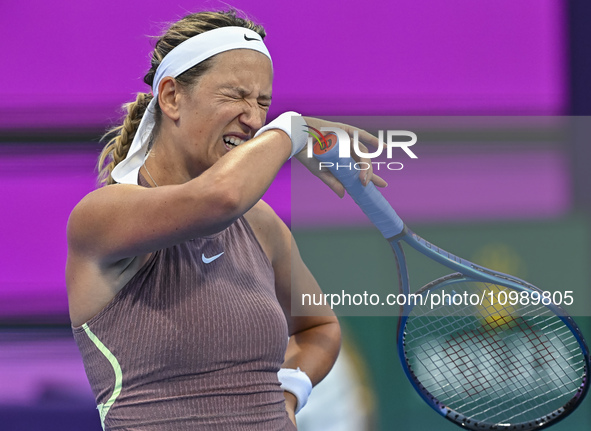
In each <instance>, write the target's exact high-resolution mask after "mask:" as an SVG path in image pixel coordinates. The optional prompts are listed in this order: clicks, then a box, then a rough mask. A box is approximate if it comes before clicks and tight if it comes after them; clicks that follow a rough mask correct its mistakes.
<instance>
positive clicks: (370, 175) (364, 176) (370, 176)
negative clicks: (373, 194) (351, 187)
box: [353, 142, 388, 187]
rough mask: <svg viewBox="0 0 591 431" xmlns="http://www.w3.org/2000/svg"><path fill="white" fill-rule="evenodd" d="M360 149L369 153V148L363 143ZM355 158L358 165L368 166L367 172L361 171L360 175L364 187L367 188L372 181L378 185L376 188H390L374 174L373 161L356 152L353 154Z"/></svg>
mask: <svg viewBox="0 0 591 431" xmlns="http://www.w3.org/2000/svg"><path fill="white" fill-rule="evenodd" d="M359 149H360V150H361V151H362V152H364V153H366V152H367V147H366V146H365V145H363V144H362V143H361V142H360V143H359ZM353 158H354V159H355V160H356V161H357V162H358V163H363V165H361V166H368V168H367V169H366V170H363V171H361V173H360V174H359V180H360V181H361V183H362V184H363V185H364V186H367V185H368V184H369V182H370V181H371V182H373V183H374V184H375V185H376V187H387V186H388V183H387V182H386V181H385V180H384V179H383V178H381V177H379V176H378V175H376V174H375V173H374V172H373V164H372V162H371V159H369V158H366V157H359V156H357V154H356V153H355V152H353Z"/></svg>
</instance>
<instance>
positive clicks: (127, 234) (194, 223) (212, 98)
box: [66, 49, 385, 424]
mask: <svg viewBox="0 0 591 431" xmlns="http://www.w3.org/2000/svg"><path fill="white" fill-rule="evenodd" d="M272 80H273V70H272V66H271V62H270V61H269V59H268V58H267V57H266V56H264V55H263V54H261V53H259V52H256V51H252V50H245V49H240V50H232V51H227V52H224V53H221V54H218V55H217V56H216V57H215V58H214V59H213V65H212V67H211V69H210V70H208V71H207V72H206V73H205V74H204V75H203V76H202V77H201V78H199V80H198V81H197V83H196V84H195V85H193V86H191V87H189V88H184V87H182V86H180V85H179V84H178V83H177V82H176V81H175V80H174V79H173V78H170V77H169V78H165V79H163V80H162V81H161V83H160V86H159V104H160V108H161V110H162V114H163V115H162V123H161V127H160V130H159V132H158V134H157V136H156V138H155V141H154V145H153V148H152V151H151V154H150V157H149V158H148V160H147V161H146V166H147V167H148V169H149V171H150V174H151V175H152V177H153V178H154V180H155V181H156V182H157V184H158V187H153V188H144V187H140V186H136V185H128V184H116V185H112V186H108V187H103V188H101V189H98V190H95V191H93V192H92V193H90V194H88V195H87V196H86V197H85V198H84V199H82V201H81V202H80V203H79V204H78V205H77V206H76V207H75V208H74V210H73V211H72V214H71V216H70V219H69V221H68V230H67V232H68V259H67V265H66V282H67V287H68V298H69V306H70V317H71V320H72V324H73V325H74V326H80V325H82V324H83V323H84V322H86V321H88V320H89V319H90V318H92V317H93V316H94V315H96V314H97V313H98V312H100V311H101V310H102V309H103V308H104V307H105V306H106V305H107V304H108V303H109V302H110V301H111V300H112V299H113V297H114V296H115V295H116V294H117V292H119V291H120V290H121V289H122V288H123V287H124V286H125V285H126V283H127V282H128V281H129V280H130V279H131V278H132V277H133V275H134V274H136V273H137V272H138V271H139V269H140V268H141V267H142V265H144V264H145V263H146V262H147V260H148V259H149V257H150V255H151V253H152V252H154V251H156V250H159V249H162V248H167V247H171V246H173V245H175V244H178V243H181V242H184V241H186V240H187V239H190V238H196V237H199V236H203V235H210V234H212V233H215V232H219V231H220V230H223V229H225V228H227V227H228V226H230V225H231V224H232V223H233V222H234V221H235V220H236V219H237V218H238V217H240V216H242V215H244V216H245V217H246V219H247V220H248V222H249V224H250V225H251V227H252V228H253V230H254V232H255V235H256V237H257V239H258V240H259V242H260V243H261V246H262V247H263V250H264V251H265V253H266V255H267V257H268V258H269V260H270V262H271V263H272V265H273V269H274V271H275V277H276V279H275V287H276V293H277V298H278V300H279V302H280V304H281V306H282V308H283V310H284V313H285V316H286V319H287V322H288V326H289V333H290V336H291V337H290V341H289V344H288V348H287V351H286V354H285V362H284V364H283V367H287V368H297V367H299V368H301V369H302V370H303V371H305V372H306V373H307V374H308V376H309V377H310V379H311V380H312V383H313V384H317V383H318V382H319V381H320V380H322V379H323V378H324V376H325V375H326V374H327V373H328V371H329V370H330V368H331V367H332V365H333V363H334V361H335V360H336V357H337V355H338V351H339V347H340V328H339V324H338V321H337V319H336V317H335V316H334V315H333V314H332V312H331V310H330V309H328V308H327V310H325V313H323V315H324V316H312V317H305V316H302V317H300V316H297V317H296V316H291V313H290V301H291V299H290V298H291V294H292V289H293V290H294V291H303V290H305V291H306V292H318V293H319V292H320V288H319V287H318V284H317V283H316V280H315V279H314V277H313V276H312V274H311V273H310V271H309V270H308V268H307V267H306V265H305V264H304V262H303V261H302V259H301V257H300V255H299V252H298V249H297V246H296V244H295V241H294V240H293V237H292V235H291V232H290V231H289V229H288V228H287V226H285V224H284V223H283V222H282V221H281V220H280V219H279V217H278V216H277V215H276V214H275V213H274V211H273V210H272V209H271V208H270V207H269V206H268V205H267V204H265V203H264V202H263V201H261V200H260V198H261V196H262V195H263V193H264V192H265V191H266V190H267V188H268V187H269V185H270V184H271V182H272V181H273V178H274V177H275V175H276V174H277V172H278V171H279V169H280V167H281V166H282V165H283V164H284V163H285V161H286V160H287V159H288V157H289V154H290V152H291V141H290V139H289V137H288V136H287V134H285V133H284V132H283V131H280V130H269V131H267V132H265V133H263V134H261V135H260V136H259V137H257V138H256V139H250V138H252V137H253V136H254V134H255V132H256V131H257V130H258V129H259V128H260V127H262V126H263V125H264V124H265V121H266V115H267V111H268V108H269V104H270V102H271V92H272ZM306 121H307V122H308V124H310V125H312V126H314V127H322V126H326V125H328V123H326V122H322V121H320V120H316V119H306ZM333 125H334V124H333ZM337 126H339V127H343V128H345V127H350V126H344V125H337ZM362 133H365V132H362ZM230 136H232V137H234V138H240V139H243V140H247V141H246V142H245V143H242V144H240V145H239V146H237V147H233V146H229V145H228V144H227V143H225V142H224V139H223V138H224V137H230ZM370 136H371V135H367V134H362V135H361V137H362V139H363V138H366V139H367V140H368V141H372V138H373V137H370ZM370 143H374V144H375V143H377V140H376V139H375V138H373V142H370ZM141 172H142V174H143V175H144V177H145V178H146V179H149V178H150V176H149V175H148V174H147V172H146V171H145V169H144V168H142V171H141ZM314 173H315V174H316V175H318V176H319V177H320V178H321V179H322V180H323V181H324V182H325V183H327V184H328V185H329V187H331V188H332V189H333V190H334V191H335V192H336V193H337V194H338V195H340V196H342V195H343V194H344V189H343V187H342V185H340V183H338V181H336V179H334V177H332V176H331V175H330V174H329V173H328V172H314ZM370 180H373V181H374V182H375V183H376V184H377V185H385V183H384V182H383V180H381V179H380V178H379V177H376V176H373V174H372V173H371V172H368V175H367V177H366V178H365V179H364V182H366V183H367V182H368V181H370ZM147 202H149V203H150V205H149V206H147V205H146V203H147ZM89 226H92V228H91V229H89ZM292 271H293V274H294V276H293V277H292ZM315 311H316V313H315V314H318V313H317V312H318V310H315ZM284 395H285V399H286V409H287V412H288V415H289V417H290V418H291V420H292V421H293V422H294V424H295V414H294V409H295V403H296V399H295V397H294V396H293V395H292V394H290V393H288V392H285V393H284Z"/></svg>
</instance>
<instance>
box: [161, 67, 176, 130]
mask: <svg viewBox="0 0 591 431" xmlns="http://www.w3.org/2000/svg"><path fill="white" fill-rule="evenodd" d="M179 90H180V87H179V86H178V84H177V83H176V81H175V79H174V78H173V77H171V76H166V77H164V78H162V80H161V81H160V85H159V86H158V103H159V105H160V110H161V111H162V113H163V114H164V115H166V116H167V117H168V118H170V119H171V120H173V121H176V120H178V119H179V116H180V115H179V104H178V99H179Z"/></svg>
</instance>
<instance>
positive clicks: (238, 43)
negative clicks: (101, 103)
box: [111, 27, 271, 184]
mask: <svg viewBox="0 0 591 431" xmlns="http://www.w3.org/2000/svg"><path fill="white" fill-rule="evenodd" d="M232 49H252V50H255V51H258V52H260V53H262V54H265V55H266V56H267V57H269V59H271V55H270V54H269V51H268V50H267V47H266V46H265V44H264V43H263V40H262V38H261V36H260V35H259V34H258V33H256V32H254V31H252V30H249V29H247V28H244V27H221V28H216V29H215V30H209V31H206V32H205V33H201V34H198V35H197V36H193V37H192V38H190V39H187V40H185V41H184V42H182V43H181V44H180V45H178V46H176V47H175V48H174V49H172V51H170V52H169V53H168V54H167V55H166V57H164V59H163V60H162V62H161V63H160V65H159V66H158V69H156V74H155V76H154V83H153V84H152V93H153V94H154V98H153V99H152V100H151V101H150V104H149V105H148V107H147V108H146V112H145V113H144V116H143V117H142V121H141V122H140V125H139V127H138V129H137V132H136V133H135V136H134V138H133V142H132V143H131V147H130V148H129V152H128V153H127V156H126V157H125V159H124V160H123V161H121V162H120V163H119V164H118V165H117V166H115V168H114V169H113V171H112V172H111V176H112V177H113V179H114V180H115V181H117V182H118V183H124V184H137V177H138V171H139V170H140V168H141V167H142V165H143V164H144V162H145V160H146V157H147V156H148V154H147V150H148V145H149V143H150V135H151V134H152V130H153V129H154V124H155V117H154V112H155V108H156V104H157V103H158V87H159V85H160V81H161V80H162V79H163V78H165V77H167V76H172V77H173V78H176V77H177V76H179V75H180V74H181V73H183V72H186V71H187V70H189V69H190V68H192V67H193V66H195V65H196V64H199V63H201V62H202V61H204V60H207V59H208V58H210V57H213V56H214V55H216V54H219V53H221V52H224V51H230V50H232Z"/></svg>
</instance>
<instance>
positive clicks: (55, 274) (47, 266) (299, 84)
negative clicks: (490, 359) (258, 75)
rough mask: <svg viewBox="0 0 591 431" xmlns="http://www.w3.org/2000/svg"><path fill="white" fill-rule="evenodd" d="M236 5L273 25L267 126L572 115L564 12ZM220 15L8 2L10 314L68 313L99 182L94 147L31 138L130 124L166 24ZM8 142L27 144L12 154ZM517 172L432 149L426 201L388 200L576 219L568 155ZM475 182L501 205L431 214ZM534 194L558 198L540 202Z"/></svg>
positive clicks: (408, 5)
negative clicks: (70, 225) (345, 119)
mask: <svg viewBox="0 0 591 431" xmlns="http://www.w3.org/2000/svg"><path fill="white" fill-rule="evenodd" d="M232 5H233V6H234V7H236V8H239V9H243V10H244V11H245V12H247V13H248V15H249V16H250V17H252V18H253V19H255V20H256V21H258V22H260V23H262V24H264V25H265V27H266V29H267V33H268V37H267V39H266V41H267V44H268V46H269V49H270V51H271V53H272V55H273V58H274V67H275V87H274V103H273V107H272V111H271V113H270V117H271V118H272V117H274V116H275V115H277V114H278V113H280V112H281V111H283V110H288V109H290V110H299V111H301V112H303V113H305V114H310V115H343V114H347V115H378V114H379V115H397V114H405V115H409V114H410V115H417V114H420V115H434V114H444V115H453V114H464V115H483V114H484V115H498V114H503V115H517V114H520V115H532V114H533V115H556V114H563V113H564V112H565V110H566V107H567V105H568V82H567V75H568V70H567V35H566V30H565V25H566V24H565V20H566V18H565V10H564V4H563V2H560V1H558V0H544V1H540V0H527V1H521V2H514V1H508V0H501V1H496V2H494V3H481V2H473V1H470V0H461V1H456V2H454V3H453V5H450V4H449V3H445V2H436V1H398V2H380V3H376V4H375V5H373V6H371V5H370V6H369V7H361V6H360V5H359V4H355V5H352V6H347V7H344V6H343V5H342V3H340V2H336V1H335V2H332V1H330V2H329V1H327V2H312V1H304V2H292V3H289V2H288V3H277V2H274V1H270V0H265V1H257V2H254V1H236V2H233V3H232ZM220 7H221V8H223V7H225V6H224V4H223V3H216V2H213V3H206V4H200V5H197V6H196V5H195V3H194V2H189V1H178V2H176V3H173V4H172V6H169V7H167V8H163V7H162V3H161V2H158V1H155V0H146V1H141V2H140V1H136V0H134V1H127V2H122V3H117V4H116V5H115V4H114V3H112V2H108V1H107V2H96V3H94V2H93V3H92V5H90V4H88V3H84V2H74V1H63V2H58V3H47V2H42V1H39V0H30V1H26V2H12V3H8V4H5V5H3V13H2V14H1V15H0V36H1V37H2V40H3V41H4V42H5V43H4V49H5V58H6V59H9V60H8V63H7V66H6V67H3V68H1V69H0V80H1V81H2V82H3V83H4V85H3V86H2V87H1V88H0V133H2V134H4V135H5V138H4V144H2V146H0V157H1V158H0V192H1V193H2V196H3V203H2V212H1V213H0V214H1V215H0V217H1V223H0V226H1V228H0V229H1V235H0V237H1V238H2V245H3V247H2V248H1V249H0V266H1V269H0V319H2V318H8V319H10V318H12V317H15V316H18V315H24V316H31V315H36V316H40V315H48V316H52V315H59V316H64V315H65V313H66V311H67V304H66V296H65V295H66V293H65V283H64V279H63V270H64V263H65V256H66V242H65V225H66V221H67V217H68V214H69V212H70V211H71V209H72V208H73V206H74V205H75V204H76V202H77V201H79V200H80V199H81V198H82V197H83V196H84V195H85V194H86V193H88V192H89V191H91V190H92V189H93V187H94V175H95V172H94V163H95V160H96V156H97V151H98V147H97V145H95V144H86V147H85V146H81V145H74V144H69V145H47V144H38V145H35V143H34V142H32V143H26V144H25V143H23V142H22V140H23V138H20V136H21V134H22V135H24V136H27V134H31V133H34V134H36V136H39V137H40V138H41V139H39V140H41V141H42V140H43V139H44V138H45V136H46V135H47V136H59V135H60V133H61V134H64V135H67V134H68V133H71V131H72V130H81V129H82V130H95V131H99V132H97V134H96V136H95V137H94V140H95V143H96V140H97V139H98V137H99V136H100V130H104V128H105V127H106V126H108V125H112V124H114V123H116V122H117V121H118V118H119V116H120V113H121V111H120V110H119V107H120V105H121V104H122V103H124V102H126V101H129V100H131V99H133V98H134V93H136V92H138V91H148V88H147V87H146V85H144V84H143V82H142V77H143V74H144V73H145V71H146V69H147V67H148V65H149V61H148V58H149V52H150V50H151V43H152V42H151V40H150V38H149V37H148V35H157V34H159V33H160V30H161V28H162V25H161V23H163V22H166V21H173V20H176V19H177V18H178V17H180V16H182V15H184V14H185V13H186V12H189V11H194V10H199V9H201V8H214V9H215V8H220ZM12 138H14V139H13V140H14V141H15V142H18V144H17V143H12V144H11V139H12ZM85 148H86V149H85ZM417 148H418V146H417ZM470 157H476V158H479V160H480V161H482V160H484V159H487V160H489V162H490V163H489V164H488V165H487V166H490V170H491V171H490V172H487V171H486V170H484V171H482V170H480V171H478V170H477V169H476V170H473V171H470V172H467V171H465V170H462V169H461V168H460V167H462V166H464V167H465V166H471V165H472V166H474V163H473V162H474V161H475V160H476V159H470ZM490 157H496V158H497V159H496V160H497V162H498V161H500V160H501V159H502V160H503V163H502V164H503V166H504V168H503V169H504V172H506V175H505V180H506V181H510V182H511V183H513V184H515V185H517V187H518V188H517V189H515V192H514V193H513V195H511V196H510V197H509V199H507V197H506V196H502V197H501V196H494V194H495V192H494V190H504V189H499V188H498V184H497V183H496V181H497V180H496V179H495V176H494V175H491V172H493V171H494V169H495V168H494V166H499V164H498V163H497V162H495V161H491V159H490ZM506 162H507V158H505V156H504V155H503V154H497V155H488V154H479V153H478V151H476V152H473V153H472V156H470V155H468V156H463V157H459V158H458V157H456V156H454V155H453V154H448V155H441V154H439V155H438V156H433V157H430V156H429V155H428V154H425V155H423V156H422V158H421V159H420V163H421V166H422V167H423V168H424V170H423V171H420V172H419V171H417V173H416V174H415V176H414V177H413V176H412V175H413V171H412V170H408V169H407V170H406V171H405V178H407V181H410V182H411V183H412V184H413V185H414V186H415V194H416V195H419V196H422V199H420V200H419V199H409V198H407V199H404V193H402V195H400V191H401V190H403V188H402V187H398V188H397V187H396V184H394V185H392V186H391V187H390V189H389V191H388V192H389V193H397V194H396V195H393V197H400V201H401V202H406V203H405V204H403V205H405V206H404V207H403V214H406V215H410V216H411V217H412V218H414V219H418V220H429V219H433V218H434V217H436V218H438V219H440V218H441V217H442V218H443V219H450V218H453V217H455V216H457V213H458V212H459V213H461V214H464V216H465V215H466V214H469V216H470V217H472V216H473V217H476V218H477V217H479V215H482V216H486V217H488V218H490V217H496V216H501V217H529V216H537V217H540V216H554V215H559V214H561V213H563V212H564V211H567V210H568V206H569V177H568V161H567V160H566V157H565V156H564V154H563V153H562V152H561V151H560V150H559V151H556V150H550V151H545V152H540V153H538V154H537V156H536V158H535V160H531V159H530V158H529V154H528V153H527V152H526V153H523V154H521V155H520V154H513V155H512V158H511V163H512V164H511V165H507V163H506ZM450 163H451V164H452V165H450ZM443 166H447V167H448V169H447V170H446V171H445V172H443V171H442V167H443ZM453 166H456V167H458V169H451V168H452V167H453ZM524 167H526V168H527V169H526V171H524V170H523V168H524ZM424 172H431V173H432V175H433V177H428V176H427V177H426V176H425V175H424ZM434 178H437V179H438V180H437V181H435V180H434ZM467 179H469V180H470V184H472V186H476V185H477V186H478V187H480V188H484V189H485V190H491V193H492V195H493V196H492V197H491V199H492V200H491V199H489V200H486V199H483V198H482V195H480V196H481V197H480V198H479V197H478V195H473V198H474V199H476V200H475V201H474V202H465V201H464V203H465V205H464V206H463V207H462V206H461V207H458V208H456V213H454V212H453V211H451V212H450V208H451V207H450V206H448V207H447V208H448V210H447V212H446V210H445V206H441V205H434V203H437V202H438V197H440V196H441V194H440V190H441V189H442V188H444V189H445V188H449V187H452V188H453V187H457V186H458V184H465V182H466V180H467ZM306 181H315V179H314V178H312V177H311V176H308V177H307V180H306ZM434 184H436V185H437V187H433V185H434ZM532 184H537V185H538V186H541V188H542V189H543V190H545V191H546V192H545V193H534V194H531V193H528V191H529V190H531V187H530V186H531V185H532ZM313 186H314V183H311V187H313ZM538 189H540V188H538ZM289 192H290V176H289V170H288V168H286V169H284V170H283V171H282V172H281V173H280V175H279V177H278V180H277V181H276V183H275V184H274V186H273V187H272V189H271V190H270V191H269V193H268V194H267V196H266V199H267V200H268V201H269V202H270V203H271V204H272V205H273V206H274V207H275V208H276V210H277V212H278V213H279V214H280V215H281V216H282V217H283V218H285V219H289V216H290V201H289V196H290V193H289ZM324 193H329V192H328V191H324ZM524 196H525V197H526V199H524V198H523V197H524ZM294 199H296V200H297V202H298V205H297V206H296V207H294V217H295V218H296V219H297V220H298V223H299V222H300V221H301V222H302V223H303V224H304V225H306V223H307V222H306V220H308V218H310V217H309V214H312V213H313V211H314V210H316V211H318V210H319V207H317V206H316V205H320V203H318V202H310V205H308V206H306V205H305V203H306V199H299V198H298V196H295V197H294ZM479 199H480V200H479ZM324 202H325V200H324ZM499 202H500V203H499ZM325 207H326V208H325V209H326V210H327V211H329V214H331V215H334V216H335V217H337V221H338V219H340V220H341V222H343V223H353V222H355V221H356V220H357V219H358V218H359V217H358V216H355V215H351V214H357V213H350V212H347V211H346V210H345V211H342V210H339V211H335V210H334V209H335V208H341V207H338V206H331V205H325ZM345 207H346V206H345ZM350 207H351V206H349V208H350ZM331 208H332V209H333V212H332V213H330V210H331ZM433 208H440V210H439V212H437V211H435V212H434V210H433ZM470 208H471V211H469V212H468V213H466V212H465V211H466V210H470ZM491 208H492V209H491ZM491 211H493V212H491ZM311 219H312V218H310V220H311ZM25 299H26V300H25Z"/></svg>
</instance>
